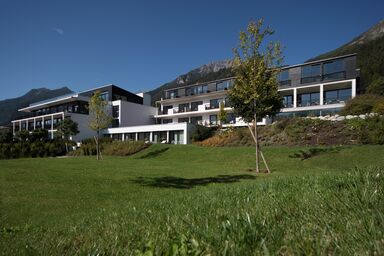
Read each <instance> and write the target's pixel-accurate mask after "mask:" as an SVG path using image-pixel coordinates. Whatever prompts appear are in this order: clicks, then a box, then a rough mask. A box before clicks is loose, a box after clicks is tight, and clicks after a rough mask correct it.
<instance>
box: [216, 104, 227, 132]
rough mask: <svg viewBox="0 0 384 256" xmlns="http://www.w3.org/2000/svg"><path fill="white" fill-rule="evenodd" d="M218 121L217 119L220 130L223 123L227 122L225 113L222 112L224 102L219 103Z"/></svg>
mask: <svg viewBox="0 0 384 256" xmlns="http://www.w3.org/2000/svg"><path fill="white" fill-rule="evenodd" d="M218 119H219V122H220V123H219V126H220V128H221V127H222V126H223V124H224V123H225V121H226V120H227V112H226V111H225V110H224V102H222V101H221V102H220V109H219V114H218Z"/></svg>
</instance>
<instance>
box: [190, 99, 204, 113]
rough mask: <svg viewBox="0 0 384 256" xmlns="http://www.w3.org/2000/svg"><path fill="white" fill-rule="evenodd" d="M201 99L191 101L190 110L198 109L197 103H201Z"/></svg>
mask: <svg viewBox="0 0 384 256" xmlns="http://www.w3.org/2000/svg"><path fill="white" fill-rule="evenodd" d="M202 104H203V102H202V101H195V102H192V103H191V111H198V110H199V105H202Z"/></svg>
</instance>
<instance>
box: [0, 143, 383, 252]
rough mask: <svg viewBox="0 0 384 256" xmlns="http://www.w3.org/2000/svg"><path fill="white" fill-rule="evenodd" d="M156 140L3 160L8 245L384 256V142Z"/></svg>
mask: <svg viewBox="0 0 384 256" xmlns="http://www.w3.org/2000/svg"><path fill="white" fill-rule="evenodd" d="M301 152H310V148H305V147H268V148H265V155H266V157H267V159H268V160H269V163H270V167H271V169H272V171H273V172H272V174H270V175H267V174H259V175H254V174H253V173H252V172H249V171H247V170H248V169H250V168H253V165H254V164H253V157H254V156H253V154H254V150H253V148H247V147H240V148H203V147H198V146H193V145H188V146H170V145H153V146H151V147H149V148H148V149H145V150H144V151H141V152H140V153H138V154H135V155H133V156H130V157H105V159H104V160H103V161H99V162H97V161H96V160H95V159H94V158H91V157H78V158H64V159H57V158H40V159H17V160H2V161H0V193H1V194H0V196H1V197H0V248H2V249H1V250H2V252H3V254H5V255H15V254H32V255H33V254H43V255H52V254H54V255H73V254H90V255H95V254H107V255H109V254H123V255H140V254H145V253H147V254H146V255H150V254H151V253H154V254H169V255H177V254H179V255H187V254H192V255H199V254H213V255H220V254H224V255H259V254H283V255H287V254H288V255H290V254H344V255H351V254H374V253H376V254H377V255H382V254H384V214H383V213H384V194H383V193H384V191H383V188H384V178H383V177H384V157H382V156H384V147H383V146H348V147H338V148H337V150H317V151H316V152H317V153H316V154H315V155H313V156H311V157H310V158H307V159H304V160H302V159H300V158H294V157H292V155H295V154H300V153H301Z"/></svg>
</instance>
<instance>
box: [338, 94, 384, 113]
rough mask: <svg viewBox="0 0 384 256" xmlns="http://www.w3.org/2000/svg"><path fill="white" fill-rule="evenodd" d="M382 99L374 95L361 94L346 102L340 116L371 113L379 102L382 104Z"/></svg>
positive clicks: (383, 98)
mask: <svg viewBox="0 0 384 256" xmlns="http://www.w3.org/2000/svg"><path fill="white" fill-rule="evenodd" d="M383 101H384V97H382V96H378V95H374V94H363V95H359V96H356V97H355V98H353V99H351V100H349V101H347V103H346V105H345V107H344V108H343V110H342V112H341V114H342V115H360V114H366V113H371V112H372V111H373V108H374V106H375V105H376V104H378V103H379V102H383Z"/></svg>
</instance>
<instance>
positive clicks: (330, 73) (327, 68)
mask: <svg viewBox="0 0 384 256" xmlns="http://www.w3.org/2000/svg"><path fill="white" fill-rule="evenodd" d="M343 78H345V70H344V62H343V60H335V61H332V62H327V63H324V65H323V79H324V80H332V79H343Z"/></svg>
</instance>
